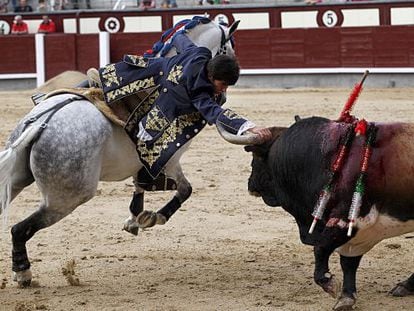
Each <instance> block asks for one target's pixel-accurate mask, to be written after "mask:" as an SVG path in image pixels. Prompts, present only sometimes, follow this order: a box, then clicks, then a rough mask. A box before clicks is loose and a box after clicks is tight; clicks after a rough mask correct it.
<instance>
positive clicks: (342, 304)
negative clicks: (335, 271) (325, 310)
mask: <svg viewBox="0 0 414 311" xmlns="http://www.w3.org/2000/svg"><path fill="white" fill-rule="evenodd" d="M361 258H362V256H356V257H346V256H342V255H341V260H340V261H341V268H342V272H343V275H344V279H343V285H342V293H341V296H340V297H339V298H338V301H337V302H336V304H335V306H334V310H352V308H353V306H354V305H355V303H356V297H357V296H356V292H357V290H356V272H357V270H358V267H359V263H360V262H361Z"/></svg>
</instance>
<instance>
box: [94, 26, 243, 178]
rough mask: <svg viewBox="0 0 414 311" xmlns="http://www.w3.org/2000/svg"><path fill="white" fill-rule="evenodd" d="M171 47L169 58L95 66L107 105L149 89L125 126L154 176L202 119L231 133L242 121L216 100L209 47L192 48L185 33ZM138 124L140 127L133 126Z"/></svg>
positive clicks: (131, 58) (129, 58)
mask: <svg viewBox="0 0 414 311" xmlns="http://www.w3.org/2000/svg"><path fill="white" fill-rule="evenodd" d="M171 45H172V46H173V47H175V48H176V50H177V53H178V54H177V55H176V56H173V57H171V58H146V57H142V56H135V55H125V56H124V58H123V60H122V61H121V62H118V63H115V64H109V65H107V66H105V67H103V68H101V69H100V70H99V72H100V78H101V82H102V85H103V91H104V97H105V100H106V102H107V103H108V104H109V105H111V104H113V103H114V102H116V101H118V100H120V99H122V98H123V97H126V96H130V95H131V94H134V93H137V92H142V91H143V90H151V93H150V95H149V96H148V97H147V98H146V99H145V100H143V102H142V103H141V104H140V106H139V107H138V108H137V109H136V111H134V113H133V114H132V115H131V116H130V120H129V121H128V122H127V123H128V124H127V126H126V130H127V132H128V134H129V135H130V137H131V138H132V140H133V141H134V142H135V143H136V144H137V151H138V154H139V156H140V160H141V161H142V163H143V164H144V166H145V167H146V168H147V170H148V172H149V173H150V174H151V175H152V176H153V177H156V176H157V175H158V174H159V173H160V171H161V170H162V168H163V167H164V166H165V164H166V163H167V162H168V160H169V159H170V158H171V156H172V155H173V154H174V153H175V152H176V151H177V150H178V149H179V148H180V147H181V146H182V145H184V144H185V143H186V142H187V141H188V140H189V139H191V138H193V137H194V136H195V135H196V134H197V133H199V132H200V130H201V129H202V128H203V127H204V126H205V124H206V122H208V123H210V124H215V123H217V122H219V123H221V124H222V126H223V127H224V128H225V129H227V131H229V132H230V133H233V134H236V133H237V132H238V130H239V129H240V127H241V126H242V125H243V124H244V123H245V122H246V121H247V120H246V119H244V118H242V117H240V116H239V115H237V114H236V113H234V112H233V111H231V110H230V109H223V108H222V107H221V106H220V104H219V101H218V100H217V101H216V99H215V96H214V86H213V84H212V82H211V81H210V80H209V79H208V77H207V70H206V65H207V62H208V61H209V60H210V59H211V57H212V55H211V52H210V50H209V49H207V48H204V47H197V46H196V45H194V44H193V43H192V41H191V40H190V39H189V38H188V37H187V36H186V35H185V34H184V33H177V34H176V35H175V36H174V37H173V40H172V42H171ZM137 123H139V126H136V125H134V124H137ZM142 133H145V136H146V139H143V138H142ZM137 135H140V139H137Z"/></svg>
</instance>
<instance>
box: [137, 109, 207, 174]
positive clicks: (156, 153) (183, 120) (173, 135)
mask: <svg viewBox="0 0 414 311" xmlns="http://www.w3.org/2000/svg"><path fill="white" fill-rule="evenodd" d="M200 119H201V114H200V113H199V112H193V113H190V114H186V115H183V116H179V117H178V118H176V119H174V120H173V122H171V124H170V126H169V127H167V128H166V129H165V131H164V133H163V134H162V135H161V136H160V138H159V139H158V140H157V141H156V142H155V143H154V144H153V145H152V147H151V148H147V145H146V144H145V143H144V142H141V141H138V143H137V150H138V151H139V152H140V155H141V158H142V159H143V160H145V162H147V163H148V165H149V166H152V165H153V164H154V163H155V162H156V161H157V160H158V159H159V157H160V156H161V153H162V151H163V150H166V149H167V148H168V144H169V143H172V142H174V141H175V140H176V139H177V136H179V135H181V134H182V133H183V131H184V129H185V128H186V127H189V126H192V125H194V123H196V122H198V121H200Z"/></svg>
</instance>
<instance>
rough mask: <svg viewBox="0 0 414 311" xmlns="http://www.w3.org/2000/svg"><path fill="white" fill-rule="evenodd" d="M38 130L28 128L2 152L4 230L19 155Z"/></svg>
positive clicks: (0, 192)
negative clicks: (14, 170)
mask: <svg viewBox="0 0 414 311" xmlns="http://www.w3.org/2000/svg"><path fill="white" fill-rule="evenodd" d="M38 130H39V126H30V127H28V128H27V129H26V130H25V131H24V132H23V133H22V134H21V135H20V136H19V138H18V139H16V140H15V141H14V142H13V143H12V144H10V146H9V147H8V148H7V149H6V150H3V151H1V152H0V214H3V228H5V227H6V224H7V211H8V207H9V205H10V201H11V187H12V175H13V169H14V166H15V164H16V161H17V155H18V153H19V152H21V151H22V150H24V149H25V148H26V147H27V146H28V145H29V144H30V143H31V141H32V140H33V138H34V136H35V135H36V134H37V132H38Z"/></svg>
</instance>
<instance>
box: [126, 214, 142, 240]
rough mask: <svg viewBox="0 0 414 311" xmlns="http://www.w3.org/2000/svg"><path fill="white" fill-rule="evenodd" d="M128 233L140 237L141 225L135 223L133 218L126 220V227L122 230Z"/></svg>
mask: <svg viewBox="0 0 414 311" xmlns="http://www.w3.org/2000/svg"><path fill="white" fill-rule="evenodd" d="M122 229H123V230H125V231H126V232H129V233H131V234H133V235H135V236H137V235H138V230H139V225H138V223H137V222H136V221H135V219H132V218H131V217H130V218H128V219H127V220H125V222H124V227H123V228H122Z"/></svg>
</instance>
